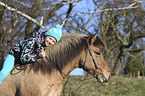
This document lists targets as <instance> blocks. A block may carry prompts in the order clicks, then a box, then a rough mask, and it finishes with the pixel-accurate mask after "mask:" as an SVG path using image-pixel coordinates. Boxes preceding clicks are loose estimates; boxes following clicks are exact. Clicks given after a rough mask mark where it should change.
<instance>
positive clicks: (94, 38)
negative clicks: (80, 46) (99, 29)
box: [91, 33, 97, 44]
mask: <svg viewBox="0 0 145 96" xmlns="http://www.w3.org/2000/svg"><path fill="white" fill-rule="evenodd" d="M96 37H97V33H95V35H94V36H93V38H92V39H91V44H93V43H94V42H95V40H96Z"/></svg>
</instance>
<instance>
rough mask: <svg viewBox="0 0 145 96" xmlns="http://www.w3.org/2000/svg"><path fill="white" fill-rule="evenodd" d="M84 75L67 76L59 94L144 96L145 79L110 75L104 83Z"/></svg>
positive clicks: (74, 95) (63, 95)
mask: <svg viewBox="0 0 145 96" xmlns="http://www.w3.org/2000/svg"><path fill="white" fill-rule="evenodd" d="M84 78H85V76H69V77H68V78H67V79H66V80H65V81H64V89H63V91H62V94H61V96H145V80H139V79H135V78H127V77H117V76H113V77H111V79H110V81H109V82H108V83H106V84H104V83H103V84H102V83H99V82H97V80H96V79H94V78H93V79H88V80H83V79H84Z"/></svg>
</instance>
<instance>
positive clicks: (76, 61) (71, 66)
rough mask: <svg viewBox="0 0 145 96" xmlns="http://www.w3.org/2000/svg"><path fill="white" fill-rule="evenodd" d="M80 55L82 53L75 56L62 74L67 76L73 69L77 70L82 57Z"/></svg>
mask: <svg viewBox="0 0 145 96" xmlns="http://www.w3.org/2000/svg"><path fill="white" fill-rule="evenodd" d="M82 54H83V51H82V52H81V53H80V54H79V55H77V56H76V57H75V58H74V59H73V60H72V61H70V62H69V64H68V65H67V66H66V67H65V68H63V70H62V72H63V73H65V75H68V74H69V73H70V72H71V71H72V70H74V69H75V68H79V62H80V59H81V57H82Z"/></svg>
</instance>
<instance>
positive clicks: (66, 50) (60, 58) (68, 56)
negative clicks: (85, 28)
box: [30, 34, 88, 74]
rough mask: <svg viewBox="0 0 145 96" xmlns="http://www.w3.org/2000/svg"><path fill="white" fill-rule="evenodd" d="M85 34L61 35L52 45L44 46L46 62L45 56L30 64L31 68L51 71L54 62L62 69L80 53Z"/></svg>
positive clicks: (85, 45)
mask: <svg viewBox="0 0 145 96" xmlns="http://www.w3.org/2000/svg"><path fill="white" fill-rule="evenodd" d="M86 38H87V36H86V35H82V34H65V35H63V36H62V37H61V40H60V41H59V42H58V43H56V44H55V45H54V46H51V47H46V48H45V53H46V57H47V58H48V59H49V61H50V62H48V61H47V60H46V59H45V58H43V59H41V60H39V61H37V62H35V63H33V64H30V65H31V69H33V70H34V71H36V72H38V71H39V70H41V71H42V72H43V73H49V74H50V73H51V72H52V71H53V70H54V67H53V66H52V65H51V64H54V65H55V66H56V67H57V68H58V69H59V70H61V71H62V69H63V68H64V67H65V66H66V65H67V64H68V63H69V62H70V61H71V60H73V59H74V58H75V57H76V56H77V55H79V54H80V53H81V51H82V50H83V48H86V47H87V46H88V45H87V42H86V41H87V40H86Z"/></svg>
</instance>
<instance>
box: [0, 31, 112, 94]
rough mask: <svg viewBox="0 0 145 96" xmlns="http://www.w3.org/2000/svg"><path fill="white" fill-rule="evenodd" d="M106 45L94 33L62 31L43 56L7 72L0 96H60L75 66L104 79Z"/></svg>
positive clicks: (107, 78) (105, 76)
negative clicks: (59, 37) (64, 32)
mask: <svg viewBox="0 0 145 96" xmlns="http://www.w3.org/2000/svg"><path fill="white" fill-rule="evenodd" d="M105 46H106V45H105V43H104V41H103V40H102V39H101V38H100V37H99V36H97V34H95V35H84V34H74V33H73V34H64V35H63V36H62V37H61V40H60V41H59V42H58V43H57V44H55V45H54V46H50V47H46V48H45V53H46V57H45V58H41V59H39V60H38V61H37V62H35V63H32V64H27V65H21V66H17V67H18V68H22V66H27V67H26V68H24V69H23V70H22V71H21V72H20V73H18V74H15V75H10V74H9V75H8V77H7V78H6V79H5V80H4V81H3V82H2V84H1V85H0V96H60V95H61V91H62V89H63V81H64V80H65V78H66V77H67V76H68V75H69V73H70V72H71V71H72V70H74V69H75V68H82V69H83V70H85V71H87V72H88V73H89V74H91V75H92V76H93V77H94V78H96V79H97V80H98V81H99V82H101V83H104V82H107V81H108V80H109V78H110V76H111V73H110V69H109V67H108V65H107V63H106V62H105V60H104V58H103V55H102V51H103V50H104V48H105ZM1 63H2V62H1ZM12 72H13V73H17V72H19V71H18V70H13V71H12Z"/></svg>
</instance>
